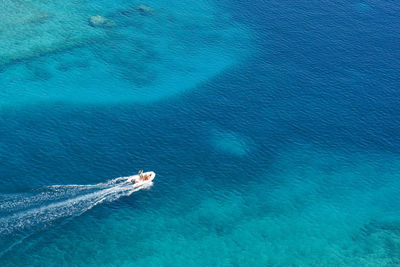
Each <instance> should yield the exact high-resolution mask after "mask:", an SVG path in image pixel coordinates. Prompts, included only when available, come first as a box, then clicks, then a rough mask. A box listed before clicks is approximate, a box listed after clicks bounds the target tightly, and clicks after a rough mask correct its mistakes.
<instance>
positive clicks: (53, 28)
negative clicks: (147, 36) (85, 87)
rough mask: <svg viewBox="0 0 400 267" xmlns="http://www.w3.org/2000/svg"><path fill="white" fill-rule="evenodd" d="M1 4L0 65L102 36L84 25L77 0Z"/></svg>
mask: <svg viewBox="0 0 400 267" xmlns="http://www.w3.org/2000/svg"><path fill="white" fill-rule="evenodd" d="M1 2H2V7H1V9H0V33H1V34H0V51H1V53H0V66H1V65H5V64H9V63H13V62H16V61H19V60H24V59H29V58H32V57H37V56H41V55H45V54H49V53H54V52H60V51H63V50H66V49H70V48H74V47H78V46H82V45H86V44H88V43H90V42H94V41H96V40H99V39H100V38H104V37H105V34H104V33H103V32H102V31H99V30H96V29H95V28H93V27H90V26H89V25H88V24H87V23H86V21H87V19H85V17H86V18H87V17H88V16H87V12H88V11H87V10H86V9H85V8H84V6H83V5H82V4H81V1H72V2H71V1H69V2H66V1H53V2H48V1H40V2H30V1H29V2H28V1H21V0H13V1H11V0H3V1H1Z"/></svg>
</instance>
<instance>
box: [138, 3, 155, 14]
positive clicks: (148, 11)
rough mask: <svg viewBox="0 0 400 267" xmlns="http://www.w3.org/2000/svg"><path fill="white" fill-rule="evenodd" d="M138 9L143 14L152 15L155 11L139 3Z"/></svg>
mask: <svg viewBox="0 0 400 267" xmlns="http://www.w3.org/2000/svg"><path fill="white" fill-rule="evenodd" d="M136 10H137V11H139V12H140V14H142V15H146V16H147V15H152V14H153V13H154V9H153V8H151V7H148V6H145V5H139V6H138V7H137V8H136Z"/></svg>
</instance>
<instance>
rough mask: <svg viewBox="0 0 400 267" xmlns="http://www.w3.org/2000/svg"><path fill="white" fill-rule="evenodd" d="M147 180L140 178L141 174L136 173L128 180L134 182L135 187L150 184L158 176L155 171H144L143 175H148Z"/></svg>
mask: <svg viewBox="0 0 400 267" xmlns="http://www.w3.org/2000/svg"><path fill="white" fill-rule="evenodd" d="M146 176H147V179H146V180H142V179H140V177H139V175H134V176H131V177H129V178H128V182H131V183H134V186H135V187H138V186H142V185H146V184H150V183H152V182H153V180H154V178H155V177H156V173H155V172H144V173H143V177H146Z"/></svg>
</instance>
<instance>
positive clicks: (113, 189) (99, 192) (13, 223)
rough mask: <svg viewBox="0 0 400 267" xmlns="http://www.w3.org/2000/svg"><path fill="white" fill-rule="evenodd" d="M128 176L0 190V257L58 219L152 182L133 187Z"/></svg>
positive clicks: (114, 198) (125, 194)
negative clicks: (19, 190)
mask: <svg viewBox="0 0 400 267" xmlns="http://www.w3.org/2000/svg"><path fill="white" fill-rule="evenodd" d="M129 178H131V177H120V178H116V179H113V180H109V181H107V182H105V183H98V184H92V185H90V184H89V185H52V186H47V187H43V188H40V189H37V190H33V191H31V192H27V193H19V194H0V257H1V256H2V255H3V254H4V253H5V252H7V251H8V250H10V249H11V248H12V247H13V246H15V245H16V244H18V243H20V242H22V240H23V239H25V238H26V237H28V236H30V235H32V234H33V233H35V232H37V231H39V230H42V229H44V228H45V227H47V226H49V225H51V224H52V223H54V222H56V221H58V220H61V219H63V218H64V219H66V218H72V217H76V216H79V215H81V214H83V213H84V212H86V211H88V210H90V209H91V208H93V207H94V206H96V205H98V204H100V203H103V202H112V201H115V200H117V199H119V198H120V197H123V196H129V195H131V194H132V193H134V192H137V191H139V190H142V189H148V188H150V187H151V186H152V185H153V183H152V182H151V183H147V184H144V185H141V186H136V187H134V186H133V184H132V183H131V182H128V179H129ZM21 237H22V238H21ZM16 239H17V240H18V241H15V240H16Z"/></svg>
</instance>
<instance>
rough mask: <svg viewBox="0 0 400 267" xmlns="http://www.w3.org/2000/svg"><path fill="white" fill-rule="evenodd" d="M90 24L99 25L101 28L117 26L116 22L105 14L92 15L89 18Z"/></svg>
mask: <svg viewBox="0 0 400 267" xmlns="http://www.w3.org/2000/svg"><path fill="white" fill-rule="evenodd" d="M89 25H90V26H92V27H95V28H96V27H99V28H111V27H114V26H115V22H114V21H112V20H109V19H107V18H105V17H103V16H100V15H96V16H92V17H90V19H89Z"/></svg>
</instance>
